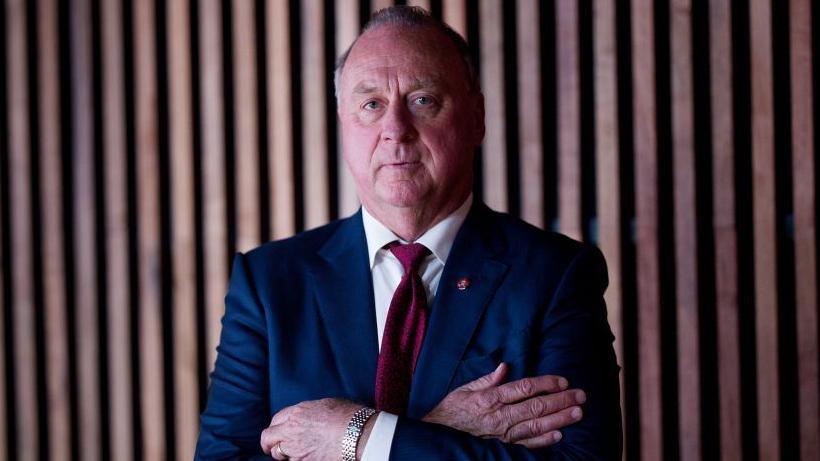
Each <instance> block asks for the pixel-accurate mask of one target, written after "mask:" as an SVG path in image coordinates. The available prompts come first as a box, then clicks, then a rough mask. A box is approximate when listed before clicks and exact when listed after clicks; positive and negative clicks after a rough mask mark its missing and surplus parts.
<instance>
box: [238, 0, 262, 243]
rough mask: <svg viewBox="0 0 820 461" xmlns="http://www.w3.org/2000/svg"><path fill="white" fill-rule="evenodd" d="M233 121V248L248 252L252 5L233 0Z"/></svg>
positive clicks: (254, 202)
mask: <svg viewBox="0 0 820 461" xmlns="http://www.w3.org/2000/svg"><path fill="white" fill-rule="evenodd" d="M232 5H233V53H234V64H233V65H234V69H233V71H234V91H235V92H236V100H235V101H234V112H233V114H234V119H235V120H236V154H235V155H236V156H235V158H236V204H235V206H236V221H237V222H236V229H237V231H236V249H237V251H247V250H250V249H251V248H253V247H255V246H257V245H259V243H260V242H261V241H262V238H261V236H260V235H259V229H260V227H259V176H258V175H259V160H258V156H259V120H258V117H257V113H258V112H257V111H258V107H257V105H258V103H259V101H258V97H259V96H258V93H257V87H256V84H257V81H256V39H255V36H254V31H255V30H256V27H255V19H254V14H255V9H254V2H249V1H246V0H234V2H233V3H232Z"/></svg>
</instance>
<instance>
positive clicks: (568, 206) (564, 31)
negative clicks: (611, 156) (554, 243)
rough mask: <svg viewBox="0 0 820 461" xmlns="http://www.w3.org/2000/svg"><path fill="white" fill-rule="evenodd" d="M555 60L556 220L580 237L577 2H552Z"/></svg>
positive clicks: (579, 98)
mask: <svg viewBox="0 0 820 461" xmlns="http://www.w3.org/2000/svg"><path fill="white" fill-rule="evenodd" d="M555 21H556V25H555V26H556V27H555V28H556V37H555V39H556V54H557V60H558V69H557V75H556V79H557V82H558V83H557V91H558V98H557V100H558V222H559V229H560V231H561V232H562V233H564V234H566V235H568V236H570V237H572V238H575V239H580V238H581V88H580V68H579V56H578V53H579V49H578V38H579V36H578V2H577V1H576V0H564V1H560V2H556V3H555Z"/></svg>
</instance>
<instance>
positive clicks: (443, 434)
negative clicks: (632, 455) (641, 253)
mask: <svg viewBox="0 0 820 461" xmlns="http://www.w3.org/2000/svg"><path fill="white" fill-rule="evenodd" d="M606 286H607V275H606V265H605V263H604V259H603V256H602V255H601V253H600V251H598V250H597V249H594V248H591V247H588V248H585V249H584V250H582V251H581V252H580V253H579V254H578V255H577V256H576V257H575V258H574V260H573V261H572V262H571V263H570V265H569V266H568V268H567V270H566V271H565V273H564V275H563V277H562V280H561V282H560V283H559V285H558V288H557V289H556V291H555V294H554V296H553V297H552V299H551V300H549V302H548V305H547V307H546V308H545V312H544V315H543V317H542V319H541V325H540V335H539V337H540V341H539V342H538V346H537V347H538V353H537V357H536V360H535V367H534V373H533V374H535V375H548V374H549V375H560V376H564V377H566V378H567V380H568V381H569V383H570V387H573V388H580V389H583V390H584V391H585V392H586V394H587V401H586V403H585V404H584V405H583V406H582V408H583V410H584V417H583V419H582V420H581V421H580V422H578V423H576V424H573V425H571V426H569V427H567V428H565V429H563V430H562V432H563V435H564V437H563V439H562V440H561V441H560V442H558V443H557V444H555V445H553V446H551V447H548V448H544V449H540V450H529V449H527V448H525V447H523V446H520V445H511V444H504V443H502V442H500V441H498V440H495V439H482V438H478V437H474V436H472V435H470V434H466V433H464V432H459V431H456V430H453V429H450V428H447V427H444V426H439V425H435V424H430V423H426V422H422V421H417V420H413V419H409V418H404V417H403V418H400V419H399V422H398V424H397V427H396V432H395V436H394V439H393V446H392V450H391V453H390V459H391V460H394V461H404V460H414V459H448V460H478V459H486V460H620V459H621V449H622V435H621V434H622V431H621V410H620V398H619V382H618V373H619V367H618V365H617V363H616V360H615V353H614V351H613V348H612V341H613V339H614V337H613V336H612V332H611V331H610V328H609V324H608V323H607V319H606V306H605V304H604V300H603V293H604V290H605V289H606Z"/></svg>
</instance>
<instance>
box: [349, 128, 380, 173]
mask: <svg viewBox="0 0 820 461" xmlns="http://www.w3.org/2000/svg"><path fill="white" fill-rule="evenodd" d="M378 139H379V138H378V133H374V131H373V130H372V129H366V128H343V130H342V152H343V154H344V158H345V161H347V163H348V165H349V167H350V168H351V169H352V170H353V171H354V174H359V173H360V172H361V171H362V170H367V169H368V168H369V165H370V162H371V159H372V158H373V152H374V149H375V147H376V145H377V143H378Z"/></svg>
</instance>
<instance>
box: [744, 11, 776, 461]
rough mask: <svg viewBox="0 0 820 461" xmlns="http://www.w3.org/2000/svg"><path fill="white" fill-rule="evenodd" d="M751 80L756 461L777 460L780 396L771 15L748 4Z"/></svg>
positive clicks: (770, 12)
mask: <svg viewBox="0 0 820 461" xmlns="http://www.w3.org/2000/svg"><path fill="white" fill-rule="evenodd" d="M749 24H750V32H749V36H750V42H751V43H750V48H751V70H752V73H751V77H752V174H753V180H752V184H753V190H754V197H753V202H754V252H755V258H754V280H755V326H756V330H757V331H756V333H755V337H756V341H755V342H756V344H757V405H758V419H757V427H758V431H757V434H758V437H759V440H760V457H761V459H767V460H773V461H774V460H777V459H780V446H779V445H780V430H779V429H780V405H779V403H780V394H779V380H778V354H777V352H778V344H777V340H778V338H777V336H778V335H777V332H778V331H777V327H778V325H777V324H778V316H777V309H778V306H777V288H778V286H777V247H776V241H777V240H776V239H777V235H776V226H777V223H776V219H777V217H776V214H775V178H774V171H775V161H774V142H775V139H774V94H773V92H774V90H773V88H774V84H773V81H772V79H773V75H772V73H773V69H772V11H771V4H770V3H769V2H768V1H764V0H750V2H749Z"/></svg>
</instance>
